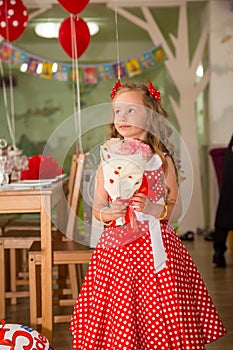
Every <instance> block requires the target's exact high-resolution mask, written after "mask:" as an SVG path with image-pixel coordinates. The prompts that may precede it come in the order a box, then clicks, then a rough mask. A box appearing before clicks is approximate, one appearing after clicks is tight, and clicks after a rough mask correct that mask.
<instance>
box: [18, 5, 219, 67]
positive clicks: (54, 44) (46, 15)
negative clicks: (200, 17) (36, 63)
mask: <svg viewBox="0 0 233 350" xmlns="http://www.w3.org/2000/svg"><path fill="white" fill-rule="evenodd" d="M142 1H143V6H147V5H148V6H151V12H152V14H153V16H154V17H155V18H156V20H157V21H158V23H159V26H160V27H161V29H162V30H163V32H165V35H166V33H167V36H168V35H169V33H171V32H173V33H174V32H175V31H176V27H177V19H178V7H177V5H180V4H181V3H184V2H187V3H188V6H189V7H190V8H191V11H199V12H200V8H203V7H204V5H205V3H206V2H207V1H208V0H207V1H206V0H107V1H103V0H90V1H89V3H88V5H87V6H86V8H85V9H84V11H82V12H81V13H80V14H78V16H80V17H82V18H83V19H85V20H93V21H96V22H97V23H98V24H99V26H100V31H99V33H98V34H97V35H95V36H93V37H92V38H91V42H90V44H89V47H88V49H87V51H86V52H85V53H84V55H83V56H82V57H81V59H80V61H81V62H82V61H83V62H85V63H86V62H87V63H88V62H91V61H93V60H95V61H96V62H98V61H102V62H103V61H111V60H113V59H116V18H117V23H118V35H119V48H120V50H119V51H120V58H124V57H126V55H129V53H128V51H129V49H128V48H129V47H130V48H131V50H130V52H131V53H132V55H134V54H136V53H140V52H143V51H145V50H147V49H150V48H151V47H152V46H154V45H153V43H152V40H151V38H150V37H149V35H148V33H147V32H146V31H145V30H143V29H141V28H139V27H138V26H136V25H135V24H133V23H132V22H130V21H128V20H127V19H125V18H123V17H122V16H120V15H119V14H118V15H117V16H115V12H114V9H116V8H119V7H125V8H127V11H130V12H131V13H132V14H134V15H136V16H137V17H139V18H141V19H144V17H143V15H142V12H141V9H140V7H141V5H142ZM209 1H212V0H209ZM23 3H24V4H25V6H26V7H27V8H28V11H29V17H30V20H29V23H28V26H27V28H26V30H25V31H24V33H23V34H22V35H21V37H20V38H19V39H18V40H16V41H15V42H14V45H15V46H18V47H19V48H21V49H23V50H25V51H27V52H30V53H32V54H35V55H38V56H40V57H45V58H48V59H53V58H54V56H55V57H57V58H58V59H59V60H62V61H70V58H69V57H68V56H67V55H66V54H65V52H64V51H63V50H62V49H61V47H60V45H59V42H58V39H43V38H39V37H38V36H37V35H36V34H35V32H34V27H35V24H36V23H37V22H41V21H48V20H53V21H59V22H62V20H64V19H65V18H67V17H69V16H70V14H69V12H67V11H66V10H65V9H64V8H63V7H62V5H60V3H59V2H58V1H57V0H23ZM197 13H198V12H197ZM158 44H160V43H158ZM107 46H108V47H107Z"/></svg>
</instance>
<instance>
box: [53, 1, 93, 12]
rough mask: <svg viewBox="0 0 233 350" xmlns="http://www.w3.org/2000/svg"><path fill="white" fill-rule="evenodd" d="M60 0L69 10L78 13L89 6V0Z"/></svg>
mask: <svg viewBox="0 0 233 350" xmlns="http://www.w3.org/2000/svg"><path fill="white" fill-rule="evenodd" d="M58 2H59V3H60V4H61V5H62V6H63V7H64V9H66V10H67V11H68V12H70V13H73V14H77V13H80V12H82V10H84V8H85V7H86V6H87V4H88V2H89V0H58Z"/></svg>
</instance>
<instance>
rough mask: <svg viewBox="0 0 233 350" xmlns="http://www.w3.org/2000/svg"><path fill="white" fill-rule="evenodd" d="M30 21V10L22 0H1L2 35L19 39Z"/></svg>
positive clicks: (0, 30)
mask: <svg viewBox="0 0 233 350" xmlns="http://www.w3.org/2000/svg"><path fill="white" fill-rule="evenodd" d="M27 23H28V10H27V8H26V7H25V6H24V4H23V3H22V1H21V0H17V1H10V0H5V1H0V35H1V36H2V37H3V38H4V39H6V40H8V41H14V40H16V39H18V38H19V37H20V36H21V35H22V34H23V32H24V31H25V29H26V27H27Z"/></svg>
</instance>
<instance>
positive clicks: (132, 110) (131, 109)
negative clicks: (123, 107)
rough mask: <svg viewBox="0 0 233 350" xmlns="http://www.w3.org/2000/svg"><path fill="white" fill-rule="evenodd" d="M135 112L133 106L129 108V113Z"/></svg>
mask: <svg viewBox="0 0 233 350" xmlns="http://www.w3.org/2000/svg"><path fill="white" fill-rule="evenodd" d="M135 112H136V111H135V108H133V107H131V108H129V111H128V113H129V114H131V113H135Z"/></svg>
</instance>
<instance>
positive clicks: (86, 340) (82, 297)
mask: <svg viewBox="0 0 233 350" xmlns="http://www.w3.org/2000/svg"><path fill="white" fill-rule="evenodd" d="M111 97H112V99H113V123H111V124H110V137H114V138H115V137H118V138H123V139H137V140H140V141H142V142H145V143H147V144H148V145H150V147H151V150H152V152H153V155H152V157H151V158H150V160H149V161H148V162H147V166H146V169H145V172H144V176H145V177H146V178H147V188H148V193H145V192H143V191H140V190H139V191H137V192H136V193H135V194H134V195H133V197H132V198H131V201H130V204H131V205H132V206H133V207H134V208H135V209H134V210H135V214H136V216H137V218H139V217H140V221H138V222H137V230H138V235H137V237H135V235H133V236H134V240H131V241H128V242H126V243H124V241H122V242H123V243H122V244H119V237H125V236H127V235H129V233H130V231H132V228H131V226H130V225H127V224H125V225H123V226H116V219H118V218H120V217H125V216H126V215H127V210H128V207H127V206H126V205H125V204H124V203H123V202H122V201H121V200H120V199H119V200H115V201H114V202H113V201H111V198H109V195H108V193H107V191H106V190H105V186H104V181H105V179H104V175H103V171H102V169H101V166H100V167H99V170H98V173H97V190H96V195H95V200H94V215H95V217H96V218H97V219H98V220H100V221H102V222H103V223H104V224H105V230H104V232H103V234H102V236H101V238H100V241H99V243H98V245H97V247H96V249H95V252H94V254H93V256H92V260H91V262H90V264H89V268H88V272H87V274H86V277H85V281H84V283H83V286H82V289H81V292H80V294H79V298H78V300H77V303H76V305H75V308H74V312H73V316H72V320H71V325H70V329H71V332H72V333H73V337H74V339H73V347H74V349H79V350H105V349H106V350H107V349H111V350H120V349H122V350H123V349H124V350H154V349H161V350H188V349H190V350H191V349H192V350H194V349H195V350H198V349H205V344H206V343H210V342H212V341H214V340H216V339H218V338H219V337H221V336H223V335H224V334H225V333H226V330H225V328H224V326H223V324H222V322H221V320H220V319H219V316H218V314H217V311H216V309H215V307H214V305H213V302H212V300H211V298H210V296H209V294H208V291H207V289H206V287H205V285H204V283H203V280H202V278H201V276H200V274H199V272H198V270H197V268H196V266H195V264H194V262H193V261H192V259H191V257H190V255H189V254H188V252H187V250H186V249H185V247H184V246H183V244H182V242H181V241H180V238H179V237H178V236H177V234H176V233H175V231H174V230H173V228H172V226H171V225H170V223H169V220H171V218H175V217H176V216H177V215H179V214H180V213H179V212H180V210H179V206H178V205H175V204H176V202H177V200H178V178H179V166H176V163H175V160H174V158H173V156H172V154H173V150H172V148H171V146H170V144H169V143H168V141H167V140H168V137H169V136H170V134H171V131H170V129H169V128H168V127H166V126H165V123H163V120H162V119H161V117H159V115H162V116H163V118H167V113H166V111H165V110H164V109H163V107H162V106H161V103H160V93H159V91H158V90H156V89H155V88H154V87H153V85H152V84H151V83H150V82H149V87H147V85H145V84H134V83H125V84H124V85H121V83H120V82H119V81H118V83H117V84H116V85H115V87H114V88H113V91H112V94H111ZM155 112H157V113H155ZM158 114H159V115H158ZM164 121H165V119H164ZM162 124H163V125H162ZM160 137H163V140H164V141H166V142H165V143H166V146H165V143H164V142H163V143H162V142H161V141H160V140H161V138H160ZM161 199H163V202H162V203H164V204H163V205H161ZM158 202H160V204H159V203H158ZM174 208H175V210H174ZM175 211H176V213H175ZM151 223H152V224H153V225H154V226H153V225H151ZM155 236H156V237H157V243H158V244H155V246H153V244H152V241H154V237H155ZM109 238H111V239H112V241H114V239H115V241H116V242H118V244H116V245H115V246H107V247H106V246H105V242H106V241H110V240H109ZM116 238H117V239H116ZM159 238H160V240H159ZM160 243H161V244H162V245H161V244H160ZM158 257H161V259H162V264H161V265H156V264H155V261H156V259H157V258H158Z"/></svg>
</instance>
